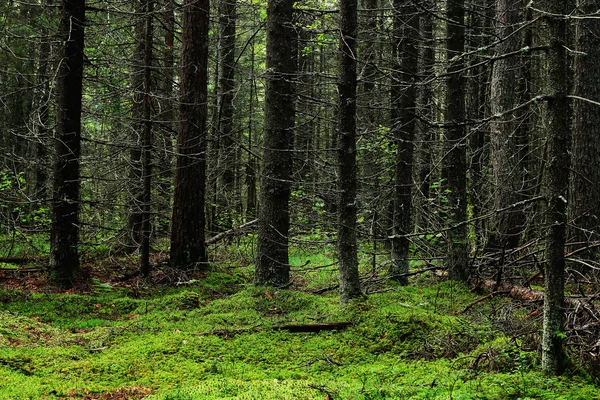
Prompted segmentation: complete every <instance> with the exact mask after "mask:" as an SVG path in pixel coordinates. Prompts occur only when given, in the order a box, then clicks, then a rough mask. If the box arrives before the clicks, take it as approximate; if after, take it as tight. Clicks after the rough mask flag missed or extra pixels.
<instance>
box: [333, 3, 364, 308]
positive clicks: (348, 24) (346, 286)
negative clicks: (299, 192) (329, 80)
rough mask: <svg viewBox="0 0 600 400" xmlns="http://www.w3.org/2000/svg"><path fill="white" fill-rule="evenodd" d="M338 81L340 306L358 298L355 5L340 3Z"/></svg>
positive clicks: (359, 293) (359, 292)
mask: <svg viewBox="0 0 600 400" xmlns="http://www.w3.org/2000/svg"><path fill="white" fill-rule="evenodd" d="M340 16H341V22H340V28H341V29H340V31H341V32H340V33H341V36H340V75H339V81H338V92H339V97H338V104H339V122H338V146H339V148H338V168H339V169H338V191H339V200H338V209H337V212H338V259H339V272H340V302H342V303H345V302H347V301H348V300H351V299H353V298H356V297H359V296H360V295H361V291H360V279H359V275H358V256H357V249H356V189H357V176H356V174H357V171H356V30H357V1H356V0H341V1H340Z"/></svg>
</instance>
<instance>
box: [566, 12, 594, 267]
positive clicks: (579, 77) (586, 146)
mask: <svg viewBox="0 0 600 400" xmlns="http://www.w3.org/2000/svg"><path fill="white" fill-rule="evenodd" d="M579 3H580V4H579V8H580V9H581V10H582V11H583V13H584V14H593V13H595V12H596V11H597V10H598V9H600V1H598V0H580V1H579ZM598 32H600V21H598V20H597V19H585V20H581V21H579V22H578V24H577V28H576V46H577V47H576V49H577V51H578V52H577V53H576V54H577V56H576V59H575V60H576V61H575V62H576V64H575V94H576V95H577V96H579V97H583V98H585V99H591V100H594V101H600V68H598V60H600V37H599V36H598ZM574 114H575V115H574V130H573V143H572V149H571V150H572V151H571V154H572V165H571V183H570V185H571V187H570V190H569V197H570V198H569V219H570V220H571V221H572V225H571V228H570V232H569V233H570V235H569V236H570V241H571V242H575V243H580V244H578V245H577V247H584V246H586V244H587V243H589V242H591V241H595V240H598V236H597V235H598V232H599V228H600V221H599V220H598V219H599V218H600V187H599V186H598V185H599V184H600V170H599V169H598V165H599V163H600V113H599V112H598V106H596V105H593V104H590V103H587V102H584V101H578V100H576V101H575V105H574ZM582 255H583V256H586V257H593V252H586V253H584V254H582Z"/></svg>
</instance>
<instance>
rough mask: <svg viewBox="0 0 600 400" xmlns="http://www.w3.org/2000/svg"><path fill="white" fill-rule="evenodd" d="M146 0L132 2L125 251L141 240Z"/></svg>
mask: <svg viewBox="0 0 600 400" xmlns="http://www.w3.org/2000/svg"><path fill="white" fill-rule="evenodd" d="M144 9H145V0H136V1H135V14H136V19H135V33H134V37H135V49H134V53H133V58H134V61H133V62H134V67H133V74H132V77H131V85H132V90H133V99H132V100H133V103H132V108H131V119H132V127H131V143H130V146H131V147H130V150H129V157H130V163H131V169H130V171H129V187H128V191H129V199H128V208H129V210H128V215H127V237H126V238H125V246H126V250H127V252H129V253H133V252H135V251H136V250H138V249H140V245H141V242H142V220H143V207H144V205H143V195H144V194H143V190H144V188H143V180H142V159H143V154H142V152H143V150H142V147H143V144H142V142H143V136H144V125H145V123H144V112H145V106H144V101H146V97H145V95H144V93H145V91H144V89H145V88H144V74H145V52H146V44H145V43H146V42H145V41H146V33H145V32H146V18H144V15H145V10H144Z"/></svg>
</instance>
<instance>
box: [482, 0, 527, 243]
mask: <svg viewBox="0 0 600 400" xmlns="http://www.w3.org/2000/svg"><path fill="white" fill-rule="evenodd" d="M523 8H524V7H523V4H522V2H521V1H520V0H517V1H515V0H498V1H496V18H495V22H496V35H497V37H498V38H500V43H499V44H498V45H497V46H496V57H497V60H495V61H494V66H493V69H492V81H491V98H490V104H491V113H492V115H501V116H502V118H499V119H495V120H494V121H493V123H492V133H491V141H490V142H491V145H492V146H491V147H492V164H493V175H494V190H495V205H494V206H495V208H496V209H505V208H507V207H508V206H510V205H512V204H514V203H517V202H518V201H520V200H523V196H522V188H523V186H524V183H523V174H522V170H523V168H522V167H521V166H522V163H521V160H520V159H519V156H520V155H521V152H519V151H518V150H519V146H518V141H519V139H520V136H522V135H519V133H520V130H521V128H520V126H523V121H522V118H519V114H518V113H517V112H509V110H512V109H514V108H516V106H517V105H518V104H519V101H520V100H521V99H520V96H519V95H518V93H517V95H515V88H518V87H519V80H520V79H523V70H524V67H523V65H522V63H521V60H520V58H519V56H518V54H513V55H510V56H507V54H509V53H511V52H517V51H518V50H519V49H520V48H521V44H522V41H521V35H519V34H518V32H515V30H516V29H517V26H518V25H517V23H518V22H519V21H520V20H521V14H522V10H523ZM524 225H525V213H524V211H523V209H522V208H520V207H513V208H511V209H510V210H509V211H505V212H501V213H499V214H498V216H497V221H496V222H495V224H494V226H495V232H492V235H491V236H492V241H493V242H496V243H495V244H496V245H497V246H499V247H500V248H503V249H513V248H515V247H517V245H518V244H519V237H520V233H521V232H522V230H523V228H524Z"/></svg>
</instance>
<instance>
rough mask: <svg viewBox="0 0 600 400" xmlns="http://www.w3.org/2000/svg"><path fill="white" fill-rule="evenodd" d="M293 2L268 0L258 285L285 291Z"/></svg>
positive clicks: (292, 97) (291, 139)
mask: <svg viewBox="0 0 600 400" xmlns="http://www.w3.org/2000/svg"><path fill="white" fill-rule="evenodd" d="M293 10H294V1H293V0H269V5H268V17H267V65H266V68H267V72H266V77H265V78H266V88H265V122H264V123H265V127H264V134H263V167H262V173H261V178H260V195H259V214H258V215H259V217H258V218H259V221H258V244H257V255H256V269H255V275H254V281H255V283H256V284H257V285H273V286H283V285H286V284H287V283H288V282H289V279H290V267H289V260H288V233H289V228H290V209H289V200H290V191H291V177H292V151H291V150H292V147H293V143H294V118H295V114H296V113H295V108H294V100H295V94H294V83H293V80H294V75H295V74H296V70H297V65H296V62H297V58H296V56H295V54H296V53H295V51H296V44H295V41H296V34H295V30H294V24H293V21H292V15H293Z"/></svg>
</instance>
